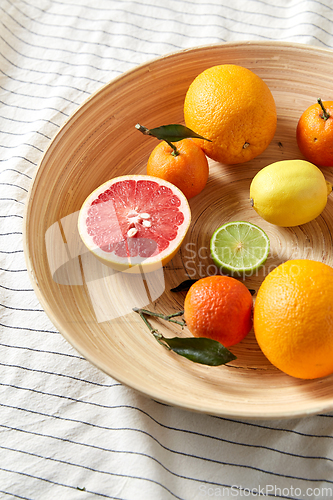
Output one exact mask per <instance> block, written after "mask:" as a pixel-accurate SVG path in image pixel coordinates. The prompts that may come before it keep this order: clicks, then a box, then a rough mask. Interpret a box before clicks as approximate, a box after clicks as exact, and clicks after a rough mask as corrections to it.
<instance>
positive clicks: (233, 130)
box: [184, 64, 277, 164]
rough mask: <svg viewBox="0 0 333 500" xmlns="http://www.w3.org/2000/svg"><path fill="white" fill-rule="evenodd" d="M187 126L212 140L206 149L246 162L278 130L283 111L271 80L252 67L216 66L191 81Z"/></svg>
mask: <svg viewBox="0 0 333 500" xmlns="http://www.w3.org/2000/svg"><path fill="white" fill-rule="evenodd" d="M184 116H185V123H186V126H187V127H189V128H191V129H192V130H194V131H195V132H196V133H197V134H200V135H202V136H203V137H205V138H207V139H210V140H211V141H212V142H207V141H203V140H199V144H200V146H201V147H202V149H203V150H204V152H205V153H206V154H207V156H209V157H210V158H212V159H213V160H216V161H218V162H221V163H225V164H235V163H243V162H246V161H248V160H251V159H252V158H255V157H256V156H258V155H259V154H261V153H262V152H263V151H264V150H265V149H266V148H267V146H268V145H269V143H270V142H271V140H272V139H273V136H274V134H275V130H276V123H277V114H276V107H275V101H274V98H273V95H272V93H271V91H270V89H269V88H268V86H267V84H266V83H265V82H264V81H263V80H262V79H261V78H260V77H259V76H258V75H256V74H255V73H253V72H252V71H250V70H249V69H247V68H244V67H242V66H238V65H234V64H223V65H219V66H213V67H211V68H208V69H206V70H205V71H203V72H202V73H200V74H199V75H198V76H197V77H196V78H195V80H194V81H193V82H192V83H191V85H190V87H189V88H188V91H187V93H186V97H185V102H184Z"/></svg>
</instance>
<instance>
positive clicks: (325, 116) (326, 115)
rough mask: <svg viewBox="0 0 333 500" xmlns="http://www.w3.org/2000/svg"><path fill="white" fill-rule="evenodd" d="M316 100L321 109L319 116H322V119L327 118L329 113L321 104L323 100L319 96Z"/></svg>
mask: <svg viewBox="0 0 333 500" xmlns="http://www.w3.org/2000/svg"><path fill="white" fill-rule="evenodd" d="M317 102H318V104H319V106H320V107H321V109H322V110H323V115H322V116H321V118H322V119H323V120H328V118H329V117H330V116H331V115H330V114H329V113H328V111H327V110H326V108H325V106H324V104H323V101H322V100H321V98H320V97H319V98H318V99H317Z"/></svg>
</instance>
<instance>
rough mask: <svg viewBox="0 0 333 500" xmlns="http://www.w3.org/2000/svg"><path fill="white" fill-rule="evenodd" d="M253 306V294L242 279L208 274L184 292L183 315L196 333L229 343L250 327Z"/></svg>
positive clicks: (242, 335) (234, 341) (224, 343)
mask: <svg viewBox="0 0 333 500" xmlns="http://www.w3.org/2000/svg"><path fill="white" fill-rule="evenodd" d="M252 307H253V300H252V295H251V293H250V292H249V290H248V289H247V288H246V286H245V285H244V284H243V283H242V282H240V281H237V280H236V279H235V278H231V277H229V276H208V277H206V278H201V279H199V280H198V281H196V282H195V283H194V284H193V285H192V286H191V287H190V289H189V291H188V292H187V294H186V297H185V303H184V318H185V321H186V324H187V326H188V328H189V330H190V332H191V333H192V334H193V335H194V336H195V337H208V338H210V339H213V340H217V341H218V342H221V344H223V345H224V346H225V347H228V346H232V345H234V344H237V343H238V342H240V341H241V340H243V339H244V337H245V336H246V335H247V334H248V333H249V331H250V330H251V328H252Z"/></svg>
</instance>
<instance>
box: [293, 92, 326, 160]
mask: <svg viewBox="0 0 333 500" xmlns="http://www.w3.org/2000/svg"><path fill="white" fill-rule="evenodd" d="M318 101H320V100H318ZM322 105H323V106H324V110H323V109H322V107H321V105H320V104H319V102H318V103H317V104H312V106H309V107H308V108H307V109H306V110H305V111H304V113H303V114H302V115H301V117H300V119H299V121H298V124H297V128H296V139H297V144H298V147H299V150H300V151H301V153H302V154H303V155H304V156H305V158H306V159H307V160H308V161H310V162H311V163H314V164H315V165H317V166H320V167H333V101H324V102H322ZM325 111H326V113H327V114H326V113H325Z"/></svg>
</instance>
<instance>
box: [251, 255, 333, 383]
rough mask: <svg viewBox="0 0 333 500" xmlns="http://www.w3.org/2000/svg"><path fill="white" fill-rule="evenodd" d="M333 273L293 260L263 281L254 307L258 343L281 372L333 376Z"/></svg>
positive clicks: (324, 267) (309, 376) (306, 261)
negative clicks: (332, 374) (331, 374)
mask: <svg viewBox="0 0 333 500" xmlns="http://www.w3.org/2000/svg"><path fill="white" fill-rule="evenodd" d="M332 297H333V269H332V267H330V266H328V265H327V264H323V263H322V262H316V261H313V260H309V259H297V260H289V261H287V262H285V263H284V264H281V265H280V266H278V267H277V268H275V269H274V270H273V271H272V272H270V273H269V274H268V275H267V276H266V278H265V279H264V281H263V282H262V284H261V286H260V288H259V291H258V294H257V298H256V301H255V306H254V332H255V336H256V338H257V341H258V344H259V346H260V348H261V350H262V351H263V353H264V354H265V356H266V357H267V358H268V360H269V361H270V362H271V363H272V364H273V365H274V366H276V367H277V368H279V369H280V370H282V371H283V372H285V373H287V374H288V375H291V376H293V377H297V378H301V379H314V378H318V377H324V376H326V375H329V374H330V373H333V308H332Z"/></svg>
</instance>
